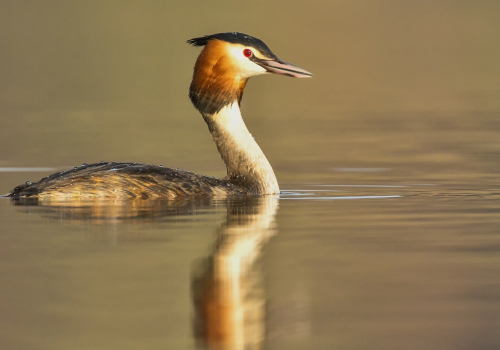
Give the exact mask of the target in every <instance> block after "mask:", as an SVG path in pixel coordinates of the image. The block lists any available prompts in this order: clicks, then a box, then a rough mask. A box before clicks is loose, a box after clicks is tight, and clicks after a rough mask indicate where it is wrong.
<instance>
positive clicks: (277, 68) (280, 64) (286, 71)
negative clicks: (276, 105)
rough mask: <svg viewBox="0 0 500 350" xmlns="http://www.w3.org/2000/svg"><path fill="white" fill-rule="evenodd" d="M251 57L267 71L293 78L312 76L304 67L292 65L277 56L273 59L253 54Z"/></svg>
mask: <svg viewBox="0 0 500 350" xmlns="http://www.w3.org/2000/svg"><path fill="white" fill-rule="evenodd" d="M253 58H254V59H253V61H254V62H255V63H256V64H258V65H259V66H261V67H262V68H264V69H265V70H267V71H268V72H269V73H274V74H281V75H286V76H289V77H293V78H310V77H313V76H314V75H313V74H312V73H309V72H308V71H306V70H305V69H302V68H299V67H297V66H294V65H293V64H290V63H287V62H285V61H282V60H280V59H278V58H277V59H275V60H266V59H260V58H257V57H255V56H254V57H253Z"/></svg>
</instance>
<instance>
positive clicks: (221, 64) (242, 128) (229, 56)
mask: <svg viewBox="0 0 500 350" xmlns="http://www.w3.org/2000/svg"><path fill="white" fill-rule="evenodd" d="M187 42H188V43H189V44H191V45H193V46H204V48H203V50H202V51H201V53H200V55H199V56H198V59H197V60H196V64H195V66H194V72H193V80H192V82H191V86H190V88H189V97H190V98H191V101H192V102H193V105H194V106H195V108H196V109H197V110H198V111H199V112H200V113H201V115H202V116H203V119H204V120H205V122H206V123H207V124H208V129H209V130H210V133H211V134H212V136H213V139H214V141H215V144H216V145H217V149H218V150H219V153H220V154H221V156H222V160H223V161H224V163H225V164H226V168H227V176H226V177H225V178H224V179H217V178H214V177H210V176H204V175H198V174H195V173H192V172H189V171H184V170H179V169H171V168H164V167H161V166H154V165H145V164H137V163H117V162H100V163H95V164H83V165H82V166H81V167H75V168H74V169H71V170H67V171H63V172H60V173H56V174H52V175H50V176H48V177H45V178H43V179H41V180H40V181H38V182H34V183H30V182H27V183H26V184H23V185H21V186H18V187H16V188H14V190H12V192H11V193H9V194H8V196H9V197H14V198H20V197H33V198H41V199H43V198H46V199H51V198H54V199H56V198H124V199H126V198H135V197H139V198H176V197H187V196H200V195H209V196H226V195H232V194H243V195H244V194H275V193H279V186H278V181H277V180H276V176H275V175H274V171H273V169H272V168H271V165H270V164H269V161H268V160H267V158H266V156H265V155H264V153H263V152H262V150H261V149H260V147H259V145H257V143H256V142H255V140H254V139H253V137H252V135H251V134H250V132H249V131H248V129H247V127H246V125H245V123H244V122H243V119H242V117H241V112H240V108H239V107H240V102H241V98H242V96H243V90H244V89H245V85H246V83H247V81H248V79H249V78H250V77H253V76H256V75H260V74H265V73H275V74H281V75H286V76H290V77H295V78H305V77H312V76H313V75H312V74H311V73H309V72H308V71H306V70H303V69H301V68H299V67H296V66H294V65H291V64H289V63H286V62H284V61H282V60H280V59H279V58H278V57H277V56H276V55H275V54H274V53H273V52H272V51H271V50H270V49H269V48H268V47H267V45H266V44H264V42H262V41H261V40H259V39H257V38H254V37H252V36H249V35H246V34H242V33H234V32H231V33H219V34H213V35H207V36H204V37H199V38H194V39H191V40H188V41H187Z"/></svg>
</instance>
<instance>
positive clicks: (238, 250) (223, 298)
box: [194, 197, 278, 349]
mask: <svg viewBox="0 0 500 350" xmlns="http://www.w3.org/2000/svg"><path fill="white" fill-rule="evenodd" d="M277 208H278V202H277V198H272V197H265V198H257V199H255V198H254V199H252V202H251V203H245V204H244V205H241V204H229V205H228V214H227V220H226V222H225V223H224V224H223V225H222V226H221V228H220V229H219V231H218V235H217V241H216V243H215V245H214V251H213V255H212V256H211V257H210V259H209V260H208V264H207V266H208V268H207V269H206V270H205V272H204V273H203V276H198V278H197V280H198V283H197V284H196V286H194V287H195V300H194V301H195V308H196V313H197V315H196V316H197V321H198V322H197V326H196V328H197V329H196V333H197V334H198V336H199V338H201V339H202V340H203V341H204V342H206V343H207V344H208V345H213V346H217V347H222V348H223V349H246V348H254V347H256V346H258V345H259V344H260V343H261V342H262V340H263V337H264V318H265V317H264V308H263V306H264V301H265V298H264V293H263V289H262V287H261V286H260V273H258V271H257V270H256V269H252V266H253V263H254V262H255V260H256V259H257V258H258V256H259V254H260V252H261V249H262V246H263V244H264V243H265V242H267V240H268V239H269V237H271V236H272V235H273V233H274V230H273V228H274V219H275V215H276V211H277ZM199 282H201V283H199ZM196 287H198V290H196Z"/></svg>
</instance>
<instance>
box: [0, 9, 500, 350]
mask: <svg viewBox="0 0 500 350" xmlns="http://www.w3.org/2000/svg"><path fill="white" fill-rule="evenodd" d="M351 3H352V4H351ZM355 3H356V4H358V5H355V4H354V3H353V2H335V3H332V2H324V3H323V2H318V3H317V4H311V3H307V4H305V3H304V4H302V3H300V4H294V5H293V6H291V7H293V8H290V6H289V2H280V1H277V2H276V4H274V5H272V6H271V5H268V4H265V3H261V2H259V1H256V2H252V4H246V3H245V4H243V3H238V2H235V3H234V4H231V5H228V4H225V5H224V6H222V5H210V6H208V5H198V7H196V8H193V6H192V5H188V3H186V4H185V5H180V4H178V5H174V4H166V3H165V2H163V1H143V2H111V1H103V2H99V3H91V2H81V3H79V4H69V3H68V2H59V1H46V2H44V4H43V6H42V5H41V3H40V4H37V3H27V2H23V3H16V2H10V1H0V49H1V52H2V55H1V56H2V57H1V58H0V67H1V68H0V78H1V79H0V125H1V126H0V127H1V130H2V132H1V136H0V193H2V194H4V193H7V192H8V191H9V190H11V189H12V188H13V187H14V186H16V185H18V184H21V183H23V182H25V181H27V180H31V181H34V180H37V179H39V178H41V177H42V176H45V175H47V174H49V173H51V172H54V171H57V170H61V169H63V168H67V167H73V166H78V165H80V164H82V163H83V162H87V163H89V162H96V161H100V160H106V161H107V160H114V161H137V162H146V163H154V164H163V165H164V166H172V167H180V168H184V169H189V170H192V171H195V172H198V173H204V174H211V175H215V176H224V167H223V164H222V162H221V161H220V157H219V155H218V154H217V152H216V148H215V146H214V145H213V143H212V141H211V138H210V135H209V134H208V132H207V130H206V126H205V125H204V123H203V120H202V118H201V117H200V116H199V115H198V114H197V113H196V111H195V110H194V109H193V108H192V107H191V106H190V104H189V101H188V99H187V96H186V95H187V87H188V85H189V79H190V75H191V69H192V64H193V63H194V60H195V58H196V55H197V53H198V51H199V50H198V49H195V48H192V47H189V46H187V45H186V44H185V43H184V41H185V40H187V39H189V38H191V37H194V36H199V35H203V34H211V33H215V32H221V31H227V30H235V29H236V30H238V31H242V32H247V33H249V34H252V35H255V36H258V37H259V38H261V39H263V40H264V41H265V42H266V43H267V44H268V45H269V46H270V47H271V49H272V50H273V51H275V53H276V54H277V55H278V56H279V57H281V58H282V59H284V60H287V61H290V62H292V63H296V64H297V65H299V66H301V67H303V68H305V69H307V70H310V71H311V72H313V73H315V74H316V76H315V78H313V79H309V80H298V79H288V78H284V77H276V76H266V77H259V78H256V79H254V80H251V81H250V83H249V85H248V88H247V90H246V92H245V97H244V100H243V115H244V117H245V120H246V122H247V124H248V126H249V129H250V130H251V132H252V133H253V135H254V136H255V137H256V140H257V141H258V142H259V144H260V145H261V146H262V148H263V150H264V151H265V153H266V155H267V156H268V158H269V160H270V162H271V164H272V165H273V167H274V169H275V172H276V174H277V176H278V180H279V182H280V185H281V188H282V194H281V195H280V196H271V197H262V198H239V199H238V198H233V199H230V200H224V201H222V200H210V199H206V200H196V201H174V202H171V201H170V202H169V201H130V202H67V203H57V205H26V204H27V203H16V202H13V201H11V200H9V199H7V198H0V281H1V283H0V348H1V349H47V350H48V349H51V350H53V349H139V348H140V349H142V348H148V349H197V348H211V349H226V350H233V349H235V350H237V349H273V350H274V349H336V348H338V349H394V350H396V349H440V350H441V349H450V350H451V349H498V348H499V347H500V333H499V332H498V329H500V180H499V179H500V177H499V175H500V161H499V159H500V71H499V70H498V57H499V56H500V49H499V47H500V45H499V44H500V39H499V37H498V30H497V27H498V22H499V21H500V5H498V4H496V3H494V2H478V3H475V5H473V4H465V3H456V2H451V1H437V2H425V1H423V2H419V3H418V4H413V5H411V4H406V3H405V4H406V5H403V3H402V2H398V3H393V2H391V1H367V2H366V3H364V2H355ZM243 5H244V6H246V7H247V8H246V10H247V11H245V13H242V11H241V7H242V6H243ZM263 6H265V7H266V11H264V12H265V13H263V11H262V7H263ZM194 12H196V13H194ZM207 15H208V16H207ZM256 18H258V19H259V20H258V23H259V25H256V23H257V22H256ZM291 20H293V23H297V25H295V24H294V26H293V28H290V21H291Z"/></svg>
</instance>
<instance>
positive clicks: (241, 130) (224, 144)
mask: <svg viewBox="0 0 500 350" xmlns="http://www.w3.org/2000/svg"><path fill="white" fill-rule="evenodd" d="M203 118H204V119H205V121H206V122H207V124H208V128H209V129H210V133H211V134H212V137H213V139H214V141H215V144H216V145H217V149H218V150H219V153H220V154H221V156H222V160H223V161H224V163H226V168H227V178H228V180H232V181H233V182H234V183H235V184H238V185H241V186H247V187H250V188H251V189H252V190H254V191H255V192H256V193H259V194H275V193H279V186H278V181H277V180H276V176H275V175H274V171H273V168H271V164H269V161H268V160H267V158H266V156H265V155H264V153H263V152H262V150H261V149H260V147H259V145H258V144H257V142H255V140H254V138H253V136H252V134H250V132H249V131H248V129H247V127H246V125H245V122H244V121H243V118H242V117H241V112H240V108H239V106H238V102H234V103H232V104H230V105H227V106H225V107H224V108H222V109H221V110H220V111H219V112H218V113H216V114H213V115H203Z"/></svg>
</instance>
